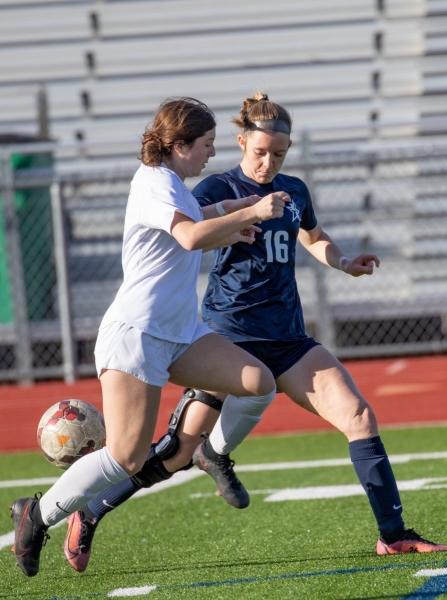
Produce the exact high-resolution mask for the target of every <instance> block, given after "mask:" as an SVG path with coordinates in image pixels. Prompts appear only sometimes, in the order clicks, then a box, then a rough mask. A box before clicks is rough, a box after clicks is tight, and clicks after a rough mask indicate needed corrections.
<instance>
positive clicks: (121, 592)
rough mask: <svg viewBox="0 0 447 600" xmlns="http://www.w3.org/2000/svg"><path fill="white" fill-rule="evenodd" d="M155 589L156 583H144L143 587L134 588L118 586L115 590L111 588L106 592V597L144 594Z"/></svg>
mask: <svg viewBox="0 0 447 600" xmlns="http://www.w3.org/2000/svg"><path fill="white" fill-rule="evenodd" d="M156 589H157V586H156V585H145V586H143V587H134V588H118V589H116V590H112V591H111V592H109V593H108V594H107V597H108V598H123V597H129V596H145V595H146V594H149V592H153V591H154V590H156Z"/></svg>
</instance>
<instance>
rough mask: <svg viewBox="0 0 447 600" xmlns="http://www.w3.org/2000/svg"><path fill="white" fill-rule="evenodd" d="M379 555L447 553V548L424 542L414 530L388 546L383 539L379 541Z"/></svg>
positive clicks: (406, 531) (410, 530)
mask: <svg viewBox="0 0 447 600" xmlns="http://www.w3.org/2000/svg"><path fill="white" fill-rule="evenodd" d="M376 549H377V554H379V555H385V554H405V553H418V552H446V551H447V546H444V545H443V544H435V543H434V542H429V541H428V540H424V538H422V537H421V536H420V535H419V534H417V533H416V532H415V531H414V529H406V530H405V531H404V534H403V536H402V538H401V539H400V540H397V542H393V543H392V544H386V543H385V542H384V541H383V540H382V538H379V539H378V540H377V548H376Z"/></svg>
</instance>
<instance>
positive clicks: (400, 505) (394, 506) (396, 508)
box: [393, 504, 402, 510]
mask: <svg viewBox="0 0 447 600" xmlns="http://www.w3.org/2000/svg"><path fill="white" fill-rule="evenodd" d="M393 508H394V510H399V508H402V504H399V506H396V505H395V504H393Z"/></svg>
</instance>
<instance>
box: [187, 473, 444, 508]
mask: <svg viewBox="0 0 447 600" xmlns="http://www.w3.org/2000/svg"><path fill="white" fill-rule="evenodd" d="M438 482H444V483H438ZM397 487H398V488H399V491H401V492H408V491H418V490H433V489H435V490H437V489H445V488H447V477H436V478H430V479H412V480H407V481H398V482H397ZM249 493H250V496H255V495H263V496H267V498H264V502H283V501H285V500H319V499H322V498H326V499H327V498H347V497H349V496H363V495H364V494H365V492H364V490H363V488H362V486H361V485H359V484H355V483H354V484H347V485H321V486H314V487H301V488H285V489H284V488H281V489H276V490H249ZM213 496H216V497H217V496H218V494H217V492H211V493H206V494H201V493H198V494H191V495H190V496H189V497H190V498H192V499H198V498H212V497H213Z"/></svg>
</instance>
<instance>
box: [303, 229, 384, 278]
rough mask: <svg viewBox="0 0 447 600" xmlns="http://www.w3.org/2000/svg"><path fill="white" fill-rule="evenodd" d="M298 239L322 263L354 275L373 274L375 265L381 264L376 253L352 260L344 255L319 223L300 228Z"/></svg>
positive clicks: (364, 254)
mask: <svg viewBox="0 0 447 600" xmlns="http://www.w3.org/2000/svg"><path fill="white" fill-rule="evenodd" d="M298 239H299V241H300V242H301V244H302V245H303V246H304V248H305V249H306V250H307V251H308V252H310V254H312V256H314V257H315V258H316V259H317V260H319V261H320V262H321V263H323V264H324V265H328V266H329V267H333V268H334V269H340V271H344V272H345V273H348V275H352V276H353V277H360V275H372V274H373V272H374V265H376V267H378V266H379V265H380V260H379V259H378V257H377V256H376V255H375V254H367V253H363V254H359V256H357V257H356V258H353V259H352V260H351V259H349V258H348V257H347V256H344V254H343V252H342V251H341V250H340V248H339V247H338V246H337V244H336V243H335V242H333V241H332V240H331V238H330V237H329V235H328V234H327V233H325V232H324V231H323V230H322V228H321V227H320V226H319V225H317V226H316V227H315V228H314V229H311V230H310V231H306V230H305V229H300V231H299V234H298Z"/></svg>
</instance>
